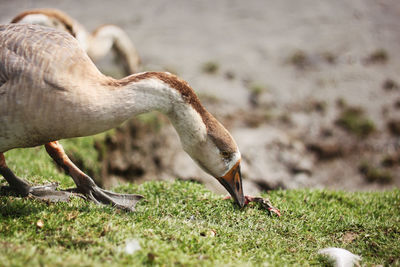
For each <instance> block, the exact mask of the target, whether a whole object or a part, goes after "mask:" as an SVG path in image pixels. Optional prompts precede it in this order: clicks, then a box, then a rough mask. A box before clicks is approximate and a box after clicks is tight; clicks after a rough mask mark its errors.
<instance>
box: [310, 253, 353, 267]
mask: <svg viewBox="0 0 400 267" xmlns="http://www.w3.org/2000/svg"><path fill="white" fill-rule="evenodd" d="M318 253H319V254H321V255H325V256H327V257H328V258H329V259H331V260H333V261H334V263H335V264H334V265H335V266H336V267H352V266H354V265H356V266H359V264H358V261H360V260H361V257H360V256H358V255H355V254H353V253H351V252H350V251H348V250H346V249H343V248H324V249H321V250H319V251H318Z"/></svg>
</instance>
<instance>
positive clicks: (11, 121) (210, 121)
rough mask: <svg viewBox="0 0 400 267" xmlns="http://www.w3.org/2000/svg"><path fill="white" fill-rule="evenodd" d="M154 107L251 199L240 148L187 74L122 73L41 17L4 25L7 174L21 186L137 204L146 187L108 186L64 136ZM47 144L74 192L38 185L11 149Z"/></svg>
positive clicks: (41, 193)
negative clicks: (79, 161) (112, 73)
mask: <svg viewBox="0 0 400 267" xmlns="http://www.w3.org/2000/svg"><path fill="white" fill-rule="evenodd" d="M151 110H157V111H159V112H161V113H163V114H165V115H166V116H167V117H168V118H169V120H170V121H171V123H172V125H173V126H174V128H175V129H176V131H177V133H178V135H179V138H180V141H181V144H182V147H183V149H184V150H185V151H186V152H187V153H188V154H189V156H190V157H191V158H192V159H193V160H194V162H196V163H197V164H198V165H199V166H200V167H201V168H202V169H203V170H204V171H205V172H207V173H208V174H210V175H211V176H213V177H215V178H216V179H217V180H218V181H219V182H220V183H221V184H222V185H223V186H224V187H225V188H226V190H227V191H228V192H229V193H230V195H231V196H232V198H233V199H234V201H235V202H236V203H237V204H238V205H239V206H240V207H243V206H244V205H245V197H244V195H243V188H242V176H241V171H240V160H241V154H240V151H239V148H238V146H237V144H236V142H235V141H234V139H233V137H232V136H231V135H230V133H229V132H228V131H227V130H226V129H225V128H224V126H222V124H221V123H220V122H218V121H217V120H216V119H215V118H214V117H213V116H212V115H211V114H210V113H209V112H208V111H207V110H206V109H205V108H204V107H203V105H202V104H201V103H200V101H199V98H198V97H197V96H196V94H195V93H194V91H193V89H192V88H191V87H190V85H189V84H188V83H187V82H185V81H184V80H182V79H180V78H178V77H177V76H175V75H173V74H170V73H168V72H143V73H137V74H132V75H130V76H127V77H125V78H122V79H114V78H111V77H108V76H105V75H103V74H102V73H101V72H100V71H99V70H98V69H97V68H96V66H95V65H94V63H93V62H92V61H91V60H90V58H89V57H88V56H87V54H86V53H85V51H84V50H83V49H82V47H81V46H80V45H79V43H78V41H77V40H76V39H75V38H73V37H72V36H71V35H70V34H67V33H65V32H62V31H58V30H56V29H53V28H49V27H43V26H40V25H28V24H8V25H0V125H1V127H0V174H1V175H3V177H4V178H5V180H6V181H7V182H8V184H9V188H10V189H12V190H13V191H14V192H16V193H17V194H19V195H21V196H32V197H36V198H39V199H46V200H51V201H64V200H65V199H67V198H69V196H70V194H71V193H73V192H75V193H79V194H80V195H83V196H85V198H86V199H87V200H91V201H93V202H95V203H97V204H100V203H102V204H111V205H113V206H114V207H117V208H121V209H125V210H131V211H133V210H134V207H135V205H136V203H137V202H138V201H139V200H140V199H141V196H140V195H134V194H117V193H114V192H111V191H107V190H104V189H101V188H100V187H98V186H97V185H96V184H95V182H94V181H93V179H92V178H91V177H89V176H88V175H86V174H85V173H84V172H82V171H81V170H80V169H78V167H77V166H75V165H74V163H73V162H72V161H71V160H70V159H69V158H68V156H67V155H66V153H65V151H64V149H63V147H62V145H61V144H60V143H59V142H58V141H59V140H60V139H66V138H73V137H80V136H89V135H93V134H97V133H100V132H103V131H106V130H108V129H111V128H114V127H116V126H118V125H119V124H121V123H122V122H124V121H125V120H127V119H129V118H130V117H132V116H134V115H137V114H141V113H145V112H149V111H151ZM39 145H44V146H45V148H46V151H47V153H48V154H49V155H50V157H51V158H52V159H53V160H54V161H55V162H56V164H58V165H59V166H61V167H62V168H63V169H64V170H65V172H66V173H67V174H69V175H70V176H71V177H72V179H73V181H74V183H75V185H76V188H75V189H73V190H72V192H66V191H59V190H56V185H55V184H50V185H38V186H32V185H30V184H29V183H28V182H27V181H26V180H23V179H21V178H19V177H17V176H16V175H15V174H14V173H13V172H12V171H11V170H10V169H9V168H8V166H7V164H6V160H5V156H4V152H6V151H8V150H11V149H13V148H27V147H34V146H39Z"/></svg>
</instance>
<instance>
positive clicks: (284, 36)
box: [0, 0, 400, 194]
mask: <svg viewBox="0 0 400 267" xmlns="http://www.w3.org/2000/svg"><path fill="white" fill-rule="evenodd" d="M44 7H46V8H57V9H60V10H61V11H63V12H65V13H66V14H68V15H69V16H71V17H72V18H74V19H76V20H77V21H78V22H80V23H81V24H82V25H83V26H84V27H85V28H86V29H87V30H88V31H89V32H90V31H92V30H94V29H95V28H97V27H98V26H100V25H102V24H115V25H117V26H119V27H121V28H122V29H123V30H124V31H126V32H127V33H128V35H129V37H130V38H131V40H132V42H133V43H134V45H135V47H136V49H137V51H138V53H139V55H140V57H141V61H142V65H141V71H147V70H152V71H169V72H172V73H175V74H177V75H178V76H180V77H181V78H183V79H184V80H186V81H188V82H189V84H190V85H191V86H192V87H193V88H194V89H195V91H196V92H197V94H198V95H199V97H200V99H201V100H202V103H203V104H204V106H205V107H206V108H207V109H208V110H209V111H210V112H211V113H213V114H214V115H215V116H216V117H217V119H218V120H220V121H221V122H222V123H223V124H224V125H225V126H226V127H227V128H228V129H229V130H230V132H231V133H232V135H233V136H234V138H235V139H236V141H237V143H238V145H239V148H240V150H241V152H242V155H243V160H242V162H243V164H242V173H243V176H244V190H245V193H246V192H247V193H248V194H256V193H258V192H259V191H260V190H271V189H276V188H302V187H314V188H315V187H317V188H320V187H327V188H331V189H345V190H382V189H387V188H391V187H395V186H397V187H399V186H400V172H399V170H400V76H399V73H400V55H399V51H400V31H399V29H400V1H397V0H353V1H347V0H336V1H328V0H324V1H322V0H321V1H312V0H302V1H292V0H280V1H271V0H268V1H267V0H253V1H239V0H220V1H211V0H201V1H193V0H192V1H186V0H174V1H171V0H168V1H167V0H155V1H149V0H146V1H145V0H132V1H122V0H113V1H89V0H80V1H67V0H57V1H51V0H40V1H27V0H25V1H23V0H1V2H0V22H1V23H7V22H9V21H10V20H11V19H12V18H14V17H15V16H16V15H17V14H18V13H20V12H22V11H25V10H28V9H32V8H44ZM96 64H97V65H98V66H99V68H100V70H101V71H102V72H103V73H105V74H107V75H110V76H114V77H122V76H123V73H122V70H121V68H120V67H119V66H118V64H116V63H115V62H114V58H113V56H112V55H110V56H108V57H106V58H104V59H102V60H101V61H100V62H96ZM104 144H105V151H104V153H103V154H102V155H103V156H102V157H101V158H100V159H99V160H100V161H101V166H102V168H101V174H99V175H94V176H95V177H94V178H95V179H96V180H97V181H98V182H100V183H101V184H103V186H106V187H109V186H112V185H114V184H115V183H117V182H120V181H137V182H142V181H146V180H154V179H162V180H168V179H174V178H179V179H185V180H186V179H189V180H194V181H198V182H201V183H204V184H205V185H206V186H207V187H208V188H210V189H212V190H214V191H216V192H224V189H223V188H222V186H220V185H219V183H218V182H217V181H214V179H213V178H211V177H209V176H208V175H207V174H205V173H204V172H203V171H201V169H199V168H198V167H196V165H195V164H194V163H193V162H192V160H191V159H190V158H189V156H187V155H186V154H185V153H184V152H183V151H182V149H181V147H180V144H179V139H178V136H177V134H176V133H175V131H174V129H173V128H172V126H171V125H170V123H169V122H168V120H167V119H166V118H165V117H164V116H162V115H160V114H157V113H151V114H149V115H145V116H140V117H139V118H135V119H132V120H131V121H129V122H128V123H126V124H124V125H123V126H121V127H119V128H118V129H117V130H116V131H113V132H110V133H109V134H107V136H106V137H105V138H104ZM78 164H79V163H78ZM86 171H89V173H90V170H86Z"/></svg>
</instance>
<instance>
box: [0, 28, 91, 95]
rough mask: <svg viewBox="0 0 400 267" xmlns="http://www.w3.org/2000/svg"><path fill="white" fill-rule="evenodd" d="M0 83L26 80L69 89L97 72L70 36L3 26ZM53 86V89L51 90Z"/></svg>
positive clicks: (39, 29) (51, 31) (1, 33)
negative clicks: (10, 80)
mask: <svg viewBox="0 0 400 267" xmlns="http://www.w3.org/2000/svg"><path fill="white" fill-rule="evenodd" d="M0 48H1V51H0V59H1V61H0V77H1V78H0V79H1V80H2V81H7V80H9V79H13V80H15V79H26V80H28V81H29V82H32V83H45V84H46V85H47V87H46V88H52V89H57V90H59V89H63V90H64V89H66V88H74V86H69V85H71V84H73V83H74V81H75V80H79V79H78V77H79V75H87V74H93V73H95V74H98V73H99V72H98V70H97V68H96V67H95V66H94V64H93V63H92V61H91V60H90V59H89V57H88V56H87V54H86V53H85V52H84V50H83V49H82V48H81V46H80V45H79V43H78V42H77V41H76V39H75V38H73V37H72V36H71V35H70V34H68V33H65V32H61V31H57V30H55V29H52V28H48V27H42V26H38V25H19V24H10V25H1V26H0ZM48 85H50V86H48Z"/></svg>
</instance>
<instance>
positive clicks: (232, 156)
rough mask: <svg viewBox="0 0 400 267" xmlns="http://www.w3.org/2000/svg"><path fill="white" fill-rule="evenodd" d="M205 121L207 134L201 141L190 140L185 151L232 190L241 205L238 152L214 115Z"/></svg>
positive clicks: (239, 157)
mask: <svg viewBox="0 0 400 267" xmlns="http://www.w3.org/2000/svg"><path fill="white" fill-rule="evenodd" d="M209 118H210V120H209V121H206V125H207V131H206V132H207V134H206V135H205V138H204V139H202V140H201V141H195V140H194V139H192V140H191V142H190V145H188V146H185V145H184V149H185V151H186V152H187V153H188V154H189V155H190V156H191V157H192V159H193V160H194V161H195V162H196V163H197V164H198V165H199V166H200V167H201V168H202V169H203V170H204V171H206V172H207V173H209V174H210V175H212V176H214V177H215V178H216V179H217V180H218V181H219V182H220V183H221V184H222V185H223V186H224V187H225V189H226V190H227V191H228V192H229V194H231V196H232V197H233V199H234V200H235V201H236V203H237V204H238V205H239V206H240V207H243V206H244V202H245V199H244V195H243V187H242V174H241V172H240V159H241V155H240V152H239V149H238V146H237V145H236V143H235V141H234V139H233V138H232V136H231V135H230V134H229V132H228V131H227V130H226V129H225V128H224V127H223V126H222V125H221V124H220V123H219V122H218V121H217V120H215V119H214V118H213V117H209Z"/></svg>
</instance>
